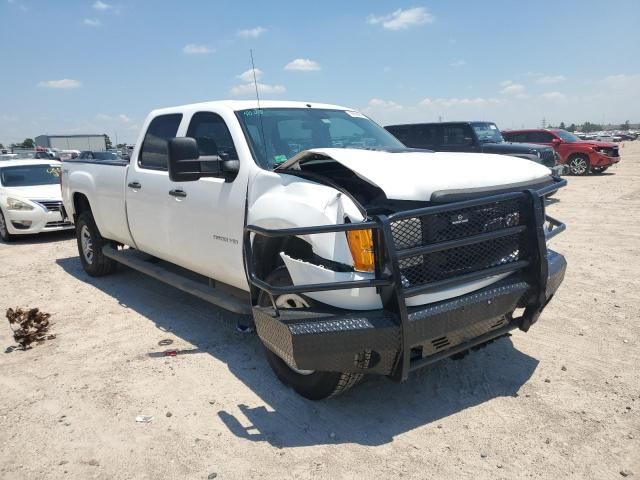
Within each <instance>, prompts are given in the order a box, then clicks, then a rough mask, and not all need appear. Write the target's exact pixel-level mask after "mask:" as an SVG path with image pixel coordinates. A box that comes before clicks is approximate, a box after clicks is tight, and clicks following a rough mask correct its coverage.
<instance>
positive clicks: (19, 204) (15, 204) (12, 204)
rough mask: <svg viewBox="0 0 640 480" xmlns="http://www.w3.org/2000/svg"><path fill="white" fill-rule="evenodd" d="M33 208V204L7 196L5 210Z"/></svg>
mask: <svg viewBox="0 0 640 480" xmlns="http://www.w3.org/2000/svg"><path fill="white" fill-rule="evenodd" d="M33 208H34V207H33V205H29V204H28V203H25V202H23V201H22V200H18V199H17V198H11V197H8V198H7V210H33Z"/></svg>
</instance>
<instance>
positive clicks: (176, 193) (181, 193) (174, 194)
mask: <svg viewBox="0 0 640 480" xmlns="http://www.w3.org/2000/svg"><path fill="white" fill-rule="evenodd" d="M169 195H171V196H172V197H179V198H184V197H186V196H187V192H185V191H184V190H181V189H179V188H178V189H176V190H169Z"/></svg>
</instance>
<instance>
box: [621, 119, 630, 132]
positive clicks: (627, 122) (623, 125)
mask: <svg viewBox="0 0 640 480" xmlns="http://www.w3.org/2000/svg"><path fill="white" fill-rule="evenodd" d="M629 128H630V126H629V120H627V121H626V122H624V123H623V124H622V125H620V130H625V131H626V130H629Z"/></svg>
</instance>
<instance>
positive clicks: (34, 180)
mask: <svg viewBox="0 0 640 480" xmlns="http://www.w3.org/2000/svg"><path fill="white" fill-rule="evenodd" d="M56 183H60V167H59V166H56V165H20V166H17V167H3V168H0V184H2V186H3V187H31V186H36V185H55V184H56Z"/></svg>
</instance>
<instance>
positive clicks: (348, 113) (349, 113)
mask: <svg viewBox="0 0 640 480" xmlns="http://www.w3.org/2000/svg"><path fill="white" fill-rule="evenodd" d="M346 113H347V115H349V116H350V117H355V118H367V117H365V116H364V115H363V114H361V113H360V112H356V111H355V110H347V111H346Z"/></svg>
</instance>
